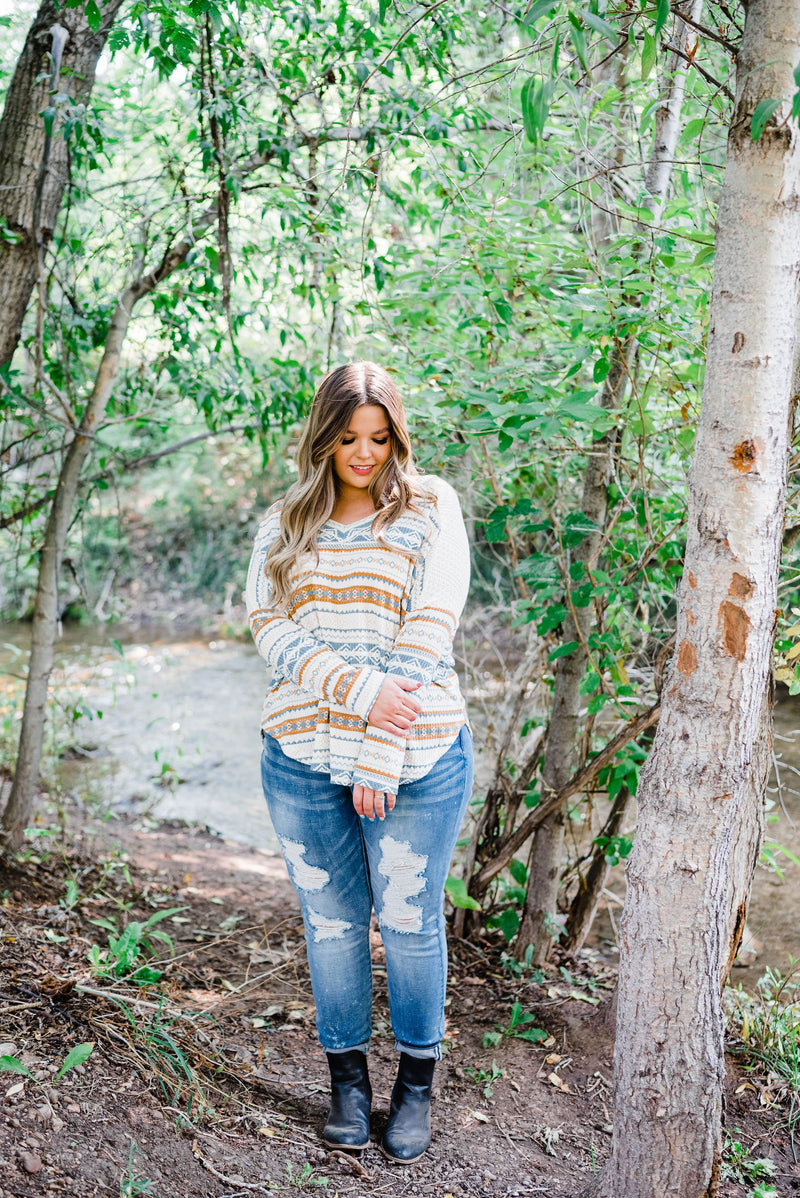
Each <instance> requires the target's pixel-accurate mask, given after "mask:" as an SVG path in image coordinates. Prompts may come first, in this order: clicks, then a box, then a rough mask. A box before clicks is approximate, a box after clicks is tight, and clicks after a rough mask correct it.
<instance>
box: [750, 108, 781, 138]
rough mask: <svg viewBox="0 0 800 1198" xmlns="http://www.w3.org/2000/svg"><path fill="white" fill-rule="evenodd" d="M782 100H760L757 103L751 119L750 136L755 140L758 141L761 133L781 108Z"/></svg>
mask: <svg viewBox="0 0 800 1198" xmlns="http://www.w3.org/2000/svg"><path fill="white" fill-rule="evenodd" d="M780 105H781V102H780V100H760V101H759V103H758V104H756V107H755V112H754V113H753V117H752V120H751V121H750V136H751V137H752V139H753V141H758V139H759V137H760V136H761V134H762V133H763V132H764V130H765V129H766V127H767V122H768V121H769V118H770V117H771V116H772V115H773V113H774V112H775V111H776V110H777V109H778V108H780Z"/></svg>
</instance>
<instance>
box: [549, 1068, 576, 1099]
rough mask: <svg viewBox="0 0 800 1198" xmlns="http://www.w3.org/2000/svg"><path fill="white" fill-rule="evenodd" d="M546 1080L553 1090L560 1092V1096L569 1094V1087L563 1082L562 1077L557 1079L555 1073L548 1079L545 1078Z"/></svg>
mask: <svg viewBox="0 0 800 1198" xmlns="http://www.w3.org/2000/svg"><path fill="white" fill-rule="evenodd" d="M547 1080H548V1081H549V1083H550V1085H551V1086H555V1088H556V1089H557V1090H560V1091H561V1093H562V1094H569V1093H570V1088H569V1086H568V1085H567V1083H566V1082H565V1081H564V1079H563V1077H559V1076H558V1074H557V1073H551V1074H550V1075H549V1077H548V1078H547Z"/></svg>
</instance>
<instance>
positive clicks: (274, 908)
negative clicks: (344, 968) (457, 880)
mask: <svg viewBox="0 0 800 1198" xmlns="http://www.w3.org/2000/svg"><path fill="white" fill-rule="evenodd" d="M67 814H68V816H69V818H68V820H67V830H66V831H65V832H63V839H61V840H59V838H58V837H57V836H55V835H51V836H48V835H43V836H41V837H40V838H39V839H38V840H34V841H33V842H29V846H30V847H29V848H28V851H27V853H26V854H23V856H22V858H21V859H19V860H18V861H17V862H15V863H13V864H12V865H10V866H9V867H7V868H6V869H5V871H4V872H3V873H2V874H0V898H2V905H0V942H1V943H2V954H1V956H0V1041H2V1043H0V1055H6V1056H14V1057H16V1058H17V1059H18V1060H21V1062H22V1063H23V1064H24V1065H25V1066H26V1067H27V1068H28V1070H29V1071H30V1073H31V1074H32V1075H33V1076H32V1077H27V1076H25V1075H22V1074H19V1075H15V1074H13V1073H10V1072H6V1073H3V1074H2V1075H0V1198H12V1196H13V1198H23V1196H24V1198H28V1196H33V1195H37V1196H39V1195H45V1196H47V1198H51V1196H52V1198H55V1196H56V1195H58V1196H61V1195H65V1194H68V1195H71V1196H75V1198H89V1196H90V1195H92V1196H93V1195H98V1196H103V1198H105V1196H107V1195H108V1196H111V1195H113V1196H114V1198H133V1195H149V1196H150V1198H194V1196H198V1198H199V1196H203V1198H222V1196H223V1195H226V1196H227V1198H245V1196H246V1195H251V1194H265V1193H283V1194H293V1193H295V1192H300V1191H306V1192H308V1193H315V1192H316V1193H321V1192H324V1193H325V1194H327V1195H330V1198H336V1196H338V1195H341V1196H344V1195H373V1194H374V1195H389V1196H392V1195H398V1196H399V1195H413V1196H414V1198H416V1196H417V1195H428V1194H430V1195H436V1196H437V1198H447V1195H452V1198H473V1196H478V1195H480V1196H486V1198H495V1196H500V1195H508V1196H514V1195H525V1196H527V1195H530V1196H531V1198H533V1196H534V1195H539V1194H547V1195H577V1194H578V1193H579V1192H580V1190H581V1188H582V1187H583V1185H585V1184H587V1183H588V1182H589V1181H590V1180H591V1178H592V1176H593V1174H594V1173H595V1172H596V1171H597V1170H598V1169H600V1168H601V1167H602V1164H603V1161H604V1160H605V1158H606V1156H607V1154H608V1151H609V1148H610V1144H611V1135H610V1132H611V1127H610V1119H611V1078H612V1051H613V1045H612V1038H611V1031H610V1025H609V1021H608V1018H607V1013H608V1009H609V1004H610V1000H611V996H612V994H613V987H614V982H615V976H614V975H615V970H614V965H613V962H612V961H606V960H604V959H603V958H602V957H601V956H600V955H599V953H598V952H597V951H594V952H589V953H587V954H585V955H583V956H581V957H579V958H578V959H574V958H573V959H570V960H563V961H561V962H557V963H556V964H555V965H553V966H552V967H550V968H549V969H548V971H547V973H546V976H543V975H538V976H537V980H534V977H533V975H532V971H526V970H520V967H519V966H518V965H516V964H515V963H514V962H510V961H509V960H508V959H505V960H504V959H503V956H502V942H500V943H498V942H497V941H495V940H484V941H479V942H478V943H476V944H472V943H469V942H467V941H455V942H454V943H452V945H451V983H450V989H449V999H448V1008H447V1014H448V1027H447V1039H446V1041H445V1049H446V1053H445V1056H444V1059H443V1060H442V1062H441V1064H440V1065H439V1067H438V1068H437V1073H436V1084H435V1108H434V1137H433V1144H432V1146H431V1149H430V1150H429V1152H428V1153H427V1154H426V1156H425V1157H423V1159H422V1160H420V1161H419V1162H418V1163H417V1164H415V1165H412V1166H409V1167H399V1166H394V1165H391V1164H389V1163H388V1162H386V1161H385V1160H384V1159H383V1157H382V1156H381V1155H380V1154H379V1152H378V1150H377V1148H376V1147H374V1146H372V1147H370V1148H369V1149H367V1150H366V1151H365V1152H363V1153H362V1154H360V1155H352V1156H351V1155H348V1154H345V1153H342V1152H330V1151H327V1150H326V1149H325V1148H324V1147H323V1146H322V1144H321V1141H320V1139H319V1131H320V1128H321V1126H322V1124H323V1122H324V1118H325V1114H326V1109H327V1106H326V1094H327V1068H326V1063H325V1058H324V1056H323V1054H322V1052H321V1050H320V1049H319V1047H318V1046H317V1043H316V1038H315V1032H314V1013H313V1003H312V998H311V991H310V986H309V981H308V972H307V967H306V959H305V949H304V943H303V937H302V924H301V921H300V917H299V911H298V907H297V903H296V900H295V897H294V894H293V892H292V890H291V887H290V886H289V883H288V881H287V879H286V875H285V872H284V869H283V864H282V862H281V860H280V859H279V858H278V857H276V856H273V855H269V854H266V853H262V852H259V851H257V850H255V849H250V848H244V847H242V846H241V845H236V844H232V843H229V842H226V841H224V840H222V839H220V838H219V837H216V836H213V835H210V834H209V833H208V832H207V831H204V830H202V829H199V830H198V829H192V828H190V827H188V826H186V825H184V824H181V823H176V822H165V821H160V822H158V821H154V820H145V821H141V820H140V821H138V822H137V820H136V819H135V818H133V817H127V818H121V819H114V820H105V821H104V820H102V819H100V818H98V817H97V815H96V814H95V815H94V816H90V815H89V814H87V813H86V811H85V809H82V808H78V807H77V806H76V807H75V808H74V809H72V810H70V811H68V813H67ZM173 908H180V910H179V911H175V912H173V913H172V914H171V915H168V916H167V917H165V918H162V919H160V920H158V921H157V922H155V923H153V924H152V925H151V931H153V932H155V931H164V932H166V933H167V934H168V935H169V937H170V938H171V939H172V941H173V946H174V955H170V954H169V953H168V952H167V951H166V948H165V946H163V945H161V946H160V947H161V952H160V954H159V955H160V957H161V960H160V961H159V962H158V965H159V968H160V969H162V970H163V977H162V978H161V979H160V980H159V981H157V982H155V983H151V984H149V985H147V986H136V985H135V984H133V983H132V982H131V980H130V974H129V973H128V975H125V974H123V973H122V971H121V972H120V975H119V976H116V975H115V974H114V973H113V972H112V970H113V965H114V959H116V960H117V961H119V962H120V963H121V966H122V957H123V953H124V951H125V945H124V944H118V945H117V949H116V958H114V957H112V958H110V959H106V960H105V961H103V959H102V956H103V954H102V952H101V953H100V954H99V955H98V953H97V950H93V947H92V946H98V949H100V950H106V949H107V948H108V946H109V934H111V935H112V936H113V932H111V933H109V929H108V928H107V927H101V926H98V924H97V923H96V922H93V921H97V920H106V921H109V922H110V924H111V925H112V926H113V927H116V928H117V929H121V928H122V927H124V926H126V925H127V927H128V929H129V933H128V936H127V938H126V941H127V945H128V950H129V956H130V952H131V951H132V950H133V948H135V947H136V944H137V936H136V922H137V921H138V924H139V925H142V924H143V923H144V922H145V921H147V920H150V919H152V917H153V916H154V915H156V914H157V913H159V912H165V911H169V910H170V909H173ZM131 929H132V930H131ZM145 935H146V933H145ZM93 951H94V953H95V958H96V960H95V963H94V964H92V961H91V956H92V953H93ZM373 957H374V969H375V981H376V996H375V1015H376V1021H375V1035H374V1039H373V1046H372V1050H371V1053H370V1066H371V1071H372V1076H373V1087H374V1090H375V1103H374V1106H375V1114H374V1118H373V1138H374V1139H377V1137H378V1135H379V1134H380V1131H381V1128H382V1125H383V1122H384V1119H385V1112H386V1110H387V1107H388V1099H389V1092H390V1089H391V1084H392V1071H393V1067H394V1053H393V1038H392V1036H391V1032H390V1026H389V1016H388V1006H387V998H386V984H385V973H384V971H383V958H382V948H381V944H380V937H379V934H378V933H377V932H376V933H375V936H374V953H373ZM144 959H145V958H144V956H142V957H140V958H139V959H137V960H135V961H133V962H132V966H133V967H136V966H137V965H139V964H140V963H143V962H144ZM515 1021H516V1025H515ZM534 1027H535V1028H541V1029H543V1030H544V1032H546V1033H547V1038H546V1039H545V1040H544V1041H543V1042H540V1043H535V1042H533V1041H532V1040H529V1039H525V1038H523V1037H522V1036H521V1035H520V1034H519V1033H522V1032H525V1031H530V1030H531V1029H532V1028H534ZM487 1035H488V1036H489V1037H490V1042H489V1044H488V1046H486V1045H485V1043H484V1037H486V1036H487ZM491 1040H494V1041H496V1042H495V1043H492V1042H491ZM81 1043H93V1044H94V1048H93V1051H92V1053H91V1055H90V1056H89V1057H88V1059H87V1060H86V1062H85V1063H84V1064H82V1065H80V1066H78V1067H76V1068H74V1069H70V1070H69V1071H68V1072H67V1073H65V1074H64V1076H63V1077H62V1078H61V1079H60V1080H58V1081H56V1074H57V1072H58V1070H59V1068H60V1067H61V1065H62V1063H63V1062H64V1060H65V1058H66V1056H67V1053H68V1052H69V1051H70V1050H71V1049H72V1048H74V1047H75V1046H76V1045H78V1044H81ZM732 1048H735V1045H732ZM768 1085H769V1082H768V1079H765V1078H762V1077H760V1076H759V1075H758V1073H753V1072H750V1073H744V1072H743V1071H742V1069H741V1068H740V1066H739V1065H738V1064H737V1063H736V1062H735V1061H734V1060H733V1059H730V1060H729V1069H728V1082H727V1100H726V1134H727V1136H728V1138H729V1140H730V1141H732V1142H735V1143H738V1144H739V1145H740V1149H738V1150H736V1149H733V1150H732V1153H733V1155H732V1156H730V1154H729V1159H731V1160H733V1161H734V1163H735V1162H736V1161H737V1160H738V1161H740V1162H743V1164H742V1169H741V1170H740V1176H741V1177H743V1178H744V1179H746V1178H747V1173H748V1169H749V1165H747V1162H751V1161H753V1160H755V1159H757V1158H763V1157H768V1158H771V1159H772V1161H773V1162H774V1164H775V1167H776V1170H777V1173H776V1176H775V1178H774V1181H773V1182H772V1184H773V1185H774V1186H775V1192H776V1194H777V1195H778V1196H779V1198H780V1196H783V1195H792V1194H800V1169H798V1167H797V1165H795V1164H794V1163H793V1160H792V1152H791V1146H790V1143H789V1136H788V1134H787V1130H786V1124H785V1111H783V1112H782V1111H780V1110H776V1109H774V1108H772V1109H770V1108H768V1107H765V1105H764V1102H763V1099H764V1095H765V1093H767V1092H768ZM782 1117H784V1121H783V1122H782ZM754 1186H755V1183H754V1181H753V1180H752V1178H751V1180H750V1182H749V1184H745V1185H740V1184H737V1183H736V1182H735V1181H734V1180H733V1179H731V1178H727V1179H725V1180H723V1182H722V1186H721V1190H720V1194H721V1196H722V1198H740V1196H741V1198H744V1196H745V1195H750V1194H753V1193H756V1192H757V1191H755V1188H754ZM643 1192H644V1191H643Z"/></svg>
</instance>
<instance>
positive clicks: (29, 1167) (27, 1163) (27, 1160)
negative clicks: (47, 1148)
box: [21, 1152, 42, 1173]
mask: <svg viewBox="0 0 800 1198" xmlns="http://www.w3.org/2000/svg"><path fill="white" fill-rule="evenodd" d="M21 1159H22V1167H23V1169H24V1170H25V1172H26V1173H38V1172H39V1171H40V1169H41V1167H42V1162H41V1160H40V1159H39V1157H38V1156H37V1155H36V1153H34V1152H23V1153H22V1158H21Z"/></svg>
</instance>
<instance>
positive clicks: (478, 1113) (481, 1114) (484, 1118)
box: [470, 1111, 489, 1123]
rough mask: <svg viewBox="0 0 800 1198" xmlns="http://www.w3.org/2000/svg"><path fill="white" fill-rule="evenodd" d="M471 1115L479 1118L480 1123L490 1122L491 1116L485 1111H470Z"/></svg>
mask: <svg viewBox="0 0 800 1198" xmlns="http://www.w3.org/2000/svg"><path fill="white" fill-rule="evenodd" d="M470 1115H472V1118H473V1119H477V1120H478V1122H479V1123H488V1122H489V1116H488V1115H486V1114H484V1112H483V1111H470Z"/></svg>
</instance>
